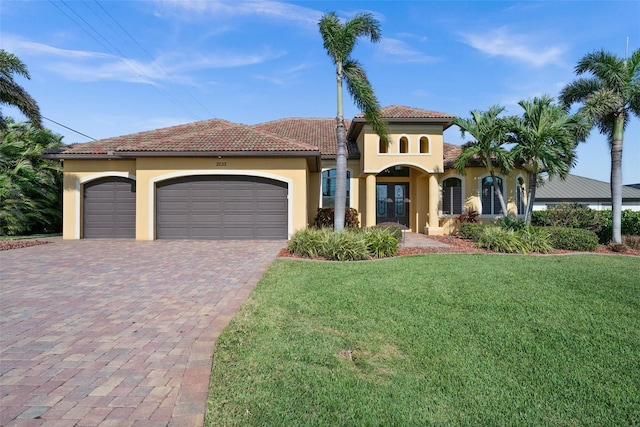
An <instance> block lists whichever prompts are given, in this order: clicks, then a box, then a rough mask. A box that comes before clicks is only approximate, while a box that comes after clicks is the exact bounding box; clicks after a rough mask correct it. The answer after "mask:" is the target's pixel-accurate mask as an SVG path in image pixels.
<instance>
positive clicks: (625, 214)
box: [598, 209, 640, 244]
mask: <svg viewBox="0 0 640 427" xmlns="http://www.w3.org/2000/svg"><path fill="white" fill-rule="evenodd" d="M600 218H601V221H602V229H601V230H600V231H599V232H598V239H599V240H600V243H601V244H606V243H609V242H610V241H611V239H612V238H613V218H612V213H611V211H600ZM620 229H621V233H622V235H623V236H637V235H640V211H632V210H631V209H625V210H623V211H622V214H621V217H620Z"/></svg>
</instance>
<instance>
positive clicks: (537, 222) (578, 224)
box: [531, 203, 602, 233]
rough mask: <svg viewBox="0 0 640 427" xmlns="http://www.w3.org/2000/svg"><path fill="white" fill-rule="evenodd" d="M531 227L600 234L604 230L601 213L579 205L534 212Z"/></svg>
mask: <svg viewBox="0 0 640 427" xmlns="http://www.w3.org/2000/svg"><path fill="white" fill-rule="evenodd" d="M531 225H534V226H542V227H567V228H582V229H585V230H590V231H593V232H594V233H598V232H599V231H600V230H601V229H602V218H601V212H600V211H595V210H593V209H591V208H589V207H588V206H584V205H580V204H577V203H571V204H562V205H554V206H549V207H548V208H547V210H546V211H534V212H533V214H532V216H531Z"/></svg>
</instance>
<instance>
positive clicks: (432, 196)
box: [427, 174, 442, 236]
mask: <svg viewBox="0 0 640 427" xmlns="http://www.w3.org/2000/svg"><path fill="white" fill-rule="evenodd" d="M439 202H440V188H439V186H438V178H437V177H436V176H435V175H433V174H432V175H429V227H428V228H427V234H430V235H434V236H441V235H442V227H440V214H439V212H438V204H439Z"/></svg>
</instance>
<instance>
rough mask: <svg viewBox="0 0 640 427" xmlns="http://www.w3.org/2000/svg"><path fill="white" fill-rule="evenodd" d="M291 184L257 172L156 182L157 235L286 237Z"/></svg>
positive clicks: (159, 236) (252, 237)
mask: <svg viewBox="0 0 640 427" xmlns="http://www.w3.org/2000/svg"><path fill="white" fill-rule="evenodd" d="M287 192H288V191H287V184H286V183H283V182H280V181H275V180H272V179H268V178H261V177H253V176H226V175H225V176H219V175H212V176H208V175H207V176H188V177H182V178H176V179H170V180H167V181H162V182H159V183H158V184H157V186H156V238H157V239H210V240H224V239H227V240H229V239H286V238H287V230H288V214H287V212H288V200H287Z"/></svg>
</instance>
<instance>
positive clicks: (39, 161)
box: [0, 119, 64, 235]
mask: <svg viewBox="0 0 640 427" xmlns="http://www.w3.org/2000/svg"><path fill="white" fill-rule="evenodd" d="M5 125H6V127H5V129H2V130H0V235H21V234H31V233H42V232H48V233H52V232H59V231H60V229H61V225H62V167H61V165H60V163H59V162H57V161H52V160H45V159H43V158H42V154H43V152H44V150H50V149H57V148H62V147H63V146H64V144H63V143H62V136H60V135H56V134H54V133H53V132H51V131H50V130H48V129H35V128H34V127H33V125H31V124H30V123H28V122H27V123H14V122H13V120H11V119H7V120H6V122H5Z"/></svg>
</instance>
